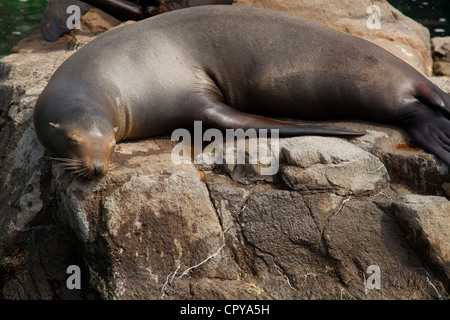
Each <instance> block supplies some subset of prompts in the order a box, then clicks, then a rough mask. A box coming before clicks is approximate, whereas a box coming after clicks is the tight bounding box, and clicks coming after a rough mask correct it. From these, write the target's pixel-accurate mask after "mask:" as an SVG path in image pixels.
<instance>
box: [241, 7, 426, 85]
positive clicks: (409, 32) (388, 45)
mask: <svg viewBox="0 0 450 320" xmlns="http://www.w3.org/2000/svg"><path fill="white" fill-rule="evenodd" d="M374 4H375V5H376V6H378V7H379V8H380V11H381V12H380V18H381V19H380V23H381V25H380V29H369V28H368V27H367V23H368V21H371V19H370V17H371V15H373V14H374V11H373V10H372V11H369V12H370V13H367V11H368V10H369V9H368V8H369V7H370V6H372V5H374ZM233 5H242V6H251V7H260V8H266V9H271V10H278V11H283V12H287V13H290V14H294V15H298V16H302V17H305V18H309V19H311V20H315V21H317V22H320V23H323V24H325V25H328V26H330V27H333V28H335V29H337V30H339V31H342V32H346V33H349V34H352V35H355V36H358V37H360V38H364V39H366V40H368V41H371V42H374V43H375V44H377V45H379V46H381V47H382V48H384V49H386V50H388V51H390V52H391V53H393V54H394V55H396V56H398V57H399V58H400V59H402V60H404V61H406V62H407V63H409V64H410V65H412V66H413V67H415V68H416V69H417V70H419V71H420V72H422V73H423V74H425V75H427V76H430V75H431V68H432V60H431V49H430V33H429V31H428V29H426V28H425V27H424V26H422V25H420V24H419V23H417V22H415V21H413V20H412V19H410V18H408V17H406V16H404V15H403V14H402V13H401V12H400V11H398V10H397V9H395V8H394V7H392V6H391V5H390V4H389V3H388V2H387V1H386V0H380V1H377V2H376V3H374V2H373V1H371V0H364V1H360V0H344V1H328V0H319V1H317V0H316V1H308V0H235V1H234V2H233Z"/></svg>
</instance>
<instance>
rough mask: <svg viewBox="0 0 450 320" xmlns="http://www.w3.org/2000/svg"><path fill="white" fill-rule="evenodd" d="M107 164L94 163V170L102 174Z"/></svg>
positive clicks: (97, 173)
mask: <svg viewBox="0 0 450 320" xmlns="http://www.w3.org/2000/svg"><path fill="white" fill-rule="evenodd" d="M104 168H105V166H104V165H103V164H101V163H94V172H95V174H96V175H100V174H101V173H102V172H103V169H104Z"/></svg>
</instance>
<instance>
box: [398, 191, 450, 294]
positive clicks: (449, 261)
mask: <svg viewBox="0 0 450 320" xmlns="http://www.w3.org/2000/svg"><path fill="white" fill-rule="evenodd" d="M404 200H405V201H404V202H403V203H399V204H397V205H396V214H397V216H398V220H399V222H400V224H401V226H402V227H403V228H404V229H405V231H406V232H407V234H408V236H407V238H408V240H409V241H410V243H411V245H412V246H413V247H414V248H416V250H418V251H420V252H421V253H422V257H423V258H424V259H425V260H426V261H427V262H429V263H430V265H431V266H433V269H434V270H436V272H439V273H441V274H442V277H444V281H445V283H446V285H447V286H448V285H449V284H450V241H449V239H450V219H449V212H450V201H449V200H447V199H446V198H443V197H431V196H420V195H413V194H412V195H407V196H406V197H405V199H404Z"/></svg>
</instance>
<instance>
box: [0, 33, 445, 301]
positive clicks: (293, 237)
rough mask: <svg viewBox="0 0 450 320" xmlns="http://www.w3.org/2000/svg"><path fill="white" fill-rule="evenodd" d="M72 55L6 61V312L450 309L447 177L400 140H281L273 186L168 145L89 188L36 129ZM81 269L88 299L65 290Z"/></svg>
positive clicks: (2, 161)
mask: <svg viewBox="0 0 450 320" xmlns="http://www.w3.org/2000/svg"><path fill="white" fill-rule="evenodd" d="M91 39H92V37H84V36H81V35H78V36H77V37H75V40H74V41H73V46H71V47H72V48H74V49H76V48H78V47H79V46H81V45H83V43H86V42H88V41H89V40H91ZM73 52H75V51H74V50H62V51H54V52H46V53H27V54H13V55H10V56H8V57H5V58H3V59H1V60H0V131H1V134H0V298H5V299H98V298H103V299H439V298H444V299H445V298H448V297H449V290H450V286H449V281H448V279H449V271H448V257H449V248H448V241H447V240H448V223H449V219H450V217H449V216H448V212H449V210H448V201H449V200H448V198H450V193H449V190H450V187H449V186H450V181H449V172H448V166H446V165H444V164H443V163H442V162H441V161H440V160H438V159H436V158H435V157H434V156H432V155H430V154H428V153H425V152H424V151H422V150H420V149H418V148H415V147H414V146H413V145H412V144H411V141H410V140H409V138H408V136H407V135H406V134H405V133H404V132H403V131H402V130H400V129H398V128H396V127H394V126H386V125H375V124H371V123H364V122H355V121H353V122H345V121H337V122H331V123H330V125H339V126H344V127H348V128H349V129H353V130H358V131H359V130H362V129H364V130H367V134H366V135H365V136H362V137H359V138H355V139H349V140H344V139H338V138H329V137H295V138H287V139H281V140H280V144H279V148H278V149H277V147H276V146H275V147H274V145H271V142H272V141H270V140H269V141H267V143H268V149H269V150H271V154H272V159H273V160H275V159H276V160H277V161H278V165H279V170H278V171H277V172H275V173H274V174H272V175H263V174H261V173H262V171H261V169H264V168H267V166H265V165H264V164H261V163H258V162H256V163H252V164H250V163H246V164H234V163H233V161H228V162H227V161H225V163H224V164H222V165H216V164H212V165H202V164H198V165H194V164H192V163H188V164H183V165H176V164H174V163H173V162H172V161H171V151H172V150H173V147H174V146H175V144H176V142H173V141H171V140H170V137H169V136H162V137H156V138H152V139H147V140H143V141H129V142H124V143H120V144H119V145H118V146H117V148H116V152H115V153H114V155H113V159H112V160H113V163H114V165H113V168H112V170H111V171H109V173H108V174H107V175H106V176H105V177H103V178H101V179H98V180H81V179H79V178H74V177H73V176H71V175H70V174H68V173H67V172H63V171H62V170H61V168H60V167H58V166H57V165H56V164H55V163H52V162H51V161H50V160H49V159H48V158H47V157H46V156H47V155H48V154H47V153H46V152H45V150H44V149H43V148H42V146H41V145H40V144H39V143H38V141H37V139H36V136H35V133H34V129H33V123H32V111H33V107H34V104H35V102H36V100H37V97H38V95H39V94H40V92H41V91H42V89H43V88H44V86H45V84H46V83H47V81H48V80H49V78H50V76H51V75H52V74H53V72H54V70H55V69H56V68H57V67H58V66H59V64H60V63H62V62H63V61H64V60H65V59H66V58H67V57H69V56H70V55H71V54H72V53H73ZM431 80H432V81H433V82H435V83H437V84H438V85H439V86H440V87H441V88H443V89H444V90H446V91H447V92H449V91H450V90H449V89H450V86H449V79H446V78H431ZM256 143H257V142H256V140H254V141H250V144H248V145H247V146H246V147H245V151H244V152H243V154H244V159H245V160H247V161H248V160H249V157H250V155H251V152H249V151H250V149H249V148H250V146H251V145H252V146H254V145H255V144H256ZM237 149H238V148H237V147H236V148H233V151H235V150H237ZM277 150H278V151H277ZM275 151H276V152H275ZM70 265H77V266H79V267H80V270H81V282H82V284H81V290H69V289H68V288H67V286H66V280H67V278H68V276H69V275H68V274H67V268H68V266H70ZM373 266H376V267H377V268H379V270H380V272H381V279H380V284H381V288H380V289H371V288H370V287H369V286H368V285H367V280H368V279H369V277H370V276H371V272H370V270H371V267H373Z"/></svg>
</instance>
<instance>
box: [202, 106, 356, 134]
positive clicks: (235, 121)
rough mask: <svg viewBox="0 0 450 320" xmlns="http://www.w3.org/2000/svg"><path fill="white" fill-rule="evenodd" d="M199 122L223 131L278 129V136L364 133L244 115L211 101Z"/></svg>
mask: <svg viewBox="0 0 450 320" xmlns="http://www.w3.org/2000/svg"><path fill="white" fill-rule="evenodd" d="M201 120H202V121H203V125H204V126H206V127H210V128H217V129H220V130H225V129H243V130H247V129H256V130H259V129H267V130H272V129H278V130H279V135H280V136H282V137H283V136H284V137H286V136H302V135H320V136H362V135H364V134H365V133H364V132H358V131H352V130H348V129H344V128H338V127H331V126H322V125H320V126H319V125H312V124H295V123H289V122H284V121H279V120H274V119H270V118H265V117H261V116H256V115H253V114H249V113H245V112H242V111H239V110H236V109H233V108H231V107H229V106H227V105H226V104H223V103H222V102H220V101H217V100H212V101H210V104H209V106H208V107H207V108H205V110H204V111H203V112H202V116H201Z"/></svg>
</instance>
